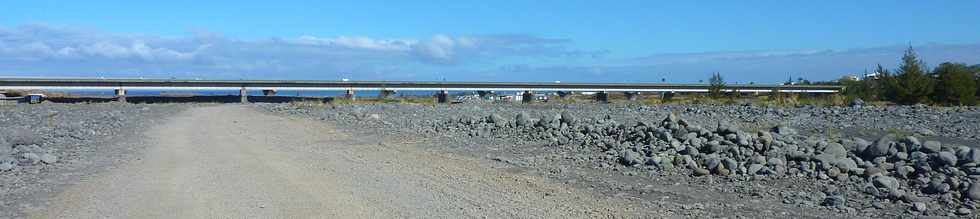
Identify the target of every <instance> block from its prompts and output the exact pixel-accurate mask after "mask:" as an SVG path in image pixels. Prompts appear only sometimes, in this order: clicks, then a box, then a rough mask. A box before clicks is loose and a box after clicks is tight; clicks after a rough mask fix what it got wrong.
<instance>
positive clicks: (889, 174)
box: [436, 113, 980, 213]
mask: <svg viewBox="0 0 980 219" xmlns="http://www.w3.org/2000/svg"><path fill="white" fill-rule="evenodd" d="M436 129H437V132H460V131H462V132H466V133H467V134H468V135H470V136H484V137H498V138H524V139H525V140H544V141H546V142H550V143H551V144H553V145H581V146H585V147H586V148H592V149H594V150H597V151H601V152H602V153H601V156H602V157H603V158H604V159H605V160H606V161H608V162H610V163H618V164H621V165H625V166H630V167H638V168H641V167H646V168H649V167H656V168H660V169H688V170H690V171H691V173H692V174H693V175H695V176H704V175H709V174H714V175H723V176H757V177H764V176H772V177H779V176H787V177H806V178H812V179H814V180H816V181H837V182H840V183H847V184H851V185H852V186H850V187H854V188H860V189H861V190H862V192H865V193H867V194H869V195H871V196H874V197H879V198H882V199H890V200H896V201H902V202H908V203H923V202H927V201H930V199H931V198H930V197H934V198H936V199H938V200H939V201H940V202H939V203H941V204H943V206H947V207H958V206H960V205H962V204H963V203H966V202H972V201H975V200H980V180H978V179H980V167H978V164H980V150H978V149H975V148H971V147H967V146H960V145H952V144H942V143H940V142H938V141H924V142H923V141H920V140H918V138H916V137H915V136H906V137H899V136H895V135H885V136H883V137H881V138H879V139H877V140H875V141H867V140H864V139H861V138H856V137H854V138H844V139H836V140H831V139H825V138H820V137H807V136H803V135H800V134H799V132H797V131H796V130H795V129H793V128H791V127H788V126H782V125H781V126H776V127H773V128H771V129H769V130H757V131H743V130H740V129H739V128H737V126H735V125H732V124H730V123H728V122H718V123H717V124H714V125H712V126H710V127H702V126H699V125H695V124H692V123H691V122H689V121H687V120H685V119H683V118H678V117H677V116H675V115H674V114H670V115H669V116H667V118H665V119H663V120H661V121H658V122H642V121H641V122H637V123H636V124H633V125H625V124H620V123H618V122H616V121H614V120H612V119H610V118H609V117H605V118H601V119H589V120H581V119H578V118H576V117H575V116H573V115H571V114H569V113H561V114H558V115H554V116H544V117H542V118H540V119H538V118H532V117H531V116H530V115H528V114H527V113H519V114H517V116H516V117H515V118H514V119H512V120H508V119H505V118H504V117H502V116H500V115H497V114H491V115H489V116H486V117H483V118H477V117H460V118H453V119H450V120H449V121H447V122H446V123H445V124H439V125H438V126H437V127H436ZM733 178H734V179H735V180H738V179H753V178H737V177H733ZM837 199H841V197H840V196H829V197H827V200H826V201H824V202H823V204H825V205H838V204H839V203H841V202H840V201H835V200H837ZM920 207H921V206H920ZM960 210H962V209H958V212H959V213H962V212H963V211H960ZM966 210H969V209H966Z"/></svg>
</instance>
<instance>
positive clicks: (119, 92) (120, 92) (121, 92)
mask: <svg viewBox="0 0 980 219" xmlns="http://www.w3.org/2000/svg"><path fill="white" fill-rule="evenodd" d="M115 94H116V101H119V102H121V103H125V102H126V89H122V88H119V89H116V92H115Z"/></svg>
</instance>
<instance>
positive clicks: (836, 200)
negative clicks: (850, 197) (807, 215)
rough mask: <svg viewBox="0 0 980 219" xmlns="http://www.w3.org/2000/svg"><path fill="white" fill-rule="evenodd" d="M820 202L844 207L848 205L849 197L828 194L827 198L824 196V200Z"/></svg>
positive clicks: (824, 204)
mask: <svg viewBox="0 0 980 219" xmlns="http://www.w3.org/2000/svg"><path fill="white" fill-rule="evenodd" d="M820 204H822V205H823V206H830V207H836V208H844V207H847V199H844V196H840V195H832V196H827V198H824V199H823V202H821V203H820Z"/></svg>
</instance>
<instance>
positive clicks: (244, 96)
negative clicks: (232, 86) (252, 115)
mask: <svg viewBox="0 0 980 219" xmlns="http://www.w3.org/2000/svg"><path fill="white" fill-rule="evenodd" d="M238 96H241V97H242V99H241V103H248V90H246V89H245V87H242V89H240V90H238Z"/></svg>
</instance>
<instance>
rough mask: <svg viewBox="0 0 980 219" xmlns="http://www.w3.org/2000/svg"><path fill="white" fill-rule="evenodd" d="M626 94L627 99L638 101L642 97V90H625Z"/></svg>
mask: <svg viewBox="0 0 980 219" xmlns="http://www.w3.org/2000/svg"><path fill="white" fill-rule="evenodd" d="M623 94H625V95H626V100H629V101H636V100H637V99H639V97H640V92H623Z"/></svg>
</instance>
